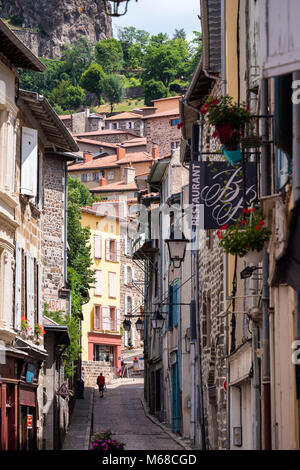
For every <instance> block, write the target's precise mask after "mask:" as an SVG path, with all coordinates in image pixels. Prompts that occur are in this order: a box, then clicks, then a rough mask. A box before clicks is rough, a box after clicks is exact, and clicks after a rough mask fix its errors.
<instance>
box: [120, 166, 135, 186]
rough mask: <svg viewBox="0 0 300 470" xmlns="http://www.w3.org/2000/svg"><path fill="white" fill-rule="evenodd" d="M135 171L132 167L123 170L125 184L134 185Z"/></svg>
mask: <svg viewBox="0 0 300 470" xmlns="http://www.w3.org/2000/svg"><path fill="white" fill-rule="evenodd" d="M134 178H135V169H134V168H132V167H131V166H128V167H125V168H123V178H122V180H123V181H124V183H125V184H130V183H134Z"/></svg>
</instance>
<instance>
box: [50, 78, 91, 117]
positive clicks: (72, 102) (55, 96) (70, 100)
mask: <svg viewBox="0 0 300 470" xmlns="http://www.w3.org/2000/svg"><path fill="white" fill-rule="evenodd" d="M49 100H50V103H51V104H52V105H53V106H54V105H58V106H60V108H62V109H63V110H67V109H69V110H76V109H77V108H78V107H79V106H80V105H81V104H82V103H83V100H84V91H83V89H82V88H80V87H79V86H76V87H75V86H73V85H71V83H70V82H69V81H68V80H62V81H61V82H60V83H59V84H58V86H57V87H55V88H54V89H53V90H52V91H51V93H50V95H49Z"/></svg>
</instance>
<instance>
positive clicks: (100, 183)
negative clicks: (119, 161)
mask: <svg viewBox="0 0 300 470" xmlns="http://www.w3.org/2000/svg"><path fill="white" fill-rule="evenodd" d="M99 185H100V186H106V185H107V181H106V178H100V180H99Z"/></svg>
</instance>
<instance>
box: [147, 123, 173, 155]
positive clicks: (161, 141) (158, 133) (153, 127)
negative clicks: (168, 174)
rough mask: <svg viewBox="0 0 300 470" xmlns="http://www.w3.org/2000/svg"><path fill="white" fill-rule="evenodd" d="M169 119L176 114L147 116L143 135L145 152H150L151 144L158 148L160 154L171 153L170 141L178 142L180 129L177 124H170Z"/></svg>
mask: <svg viewBox="0 0 300 470" xmlns="http://www.w3.org/2000/svg"><path fill="white" fill-rule="evenodd" d="M171 119H179V115H177V116H167V117H157V118H149V119H146V120H145V137H146V138H147V150H146V151H147V152H148V153H151V152H152V147H153V144H157V145H158V146H159V149H160V156H165V155H170V154H171V150H172V149H171V142H180V140H181V131H180V129H178V128H177V126H171V123H170V121H171Z"/></svg>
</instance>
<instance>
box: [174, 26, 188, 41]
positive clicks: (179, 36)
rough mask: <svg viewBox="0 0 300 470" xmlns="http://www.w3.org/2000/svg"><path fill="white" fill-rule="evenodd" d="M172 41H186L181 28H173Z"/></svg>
mask: <svg viewBox="0 0 300 470" xmlns="http://www.w3.org/2000/svg"><path fill="white" fill-rule="evenodd" d="M173 39H183V40H184V41H186V34H185V31H184V29H183V28H181V29H176V28H175V33H174V36H173Z"/></svg>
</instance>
